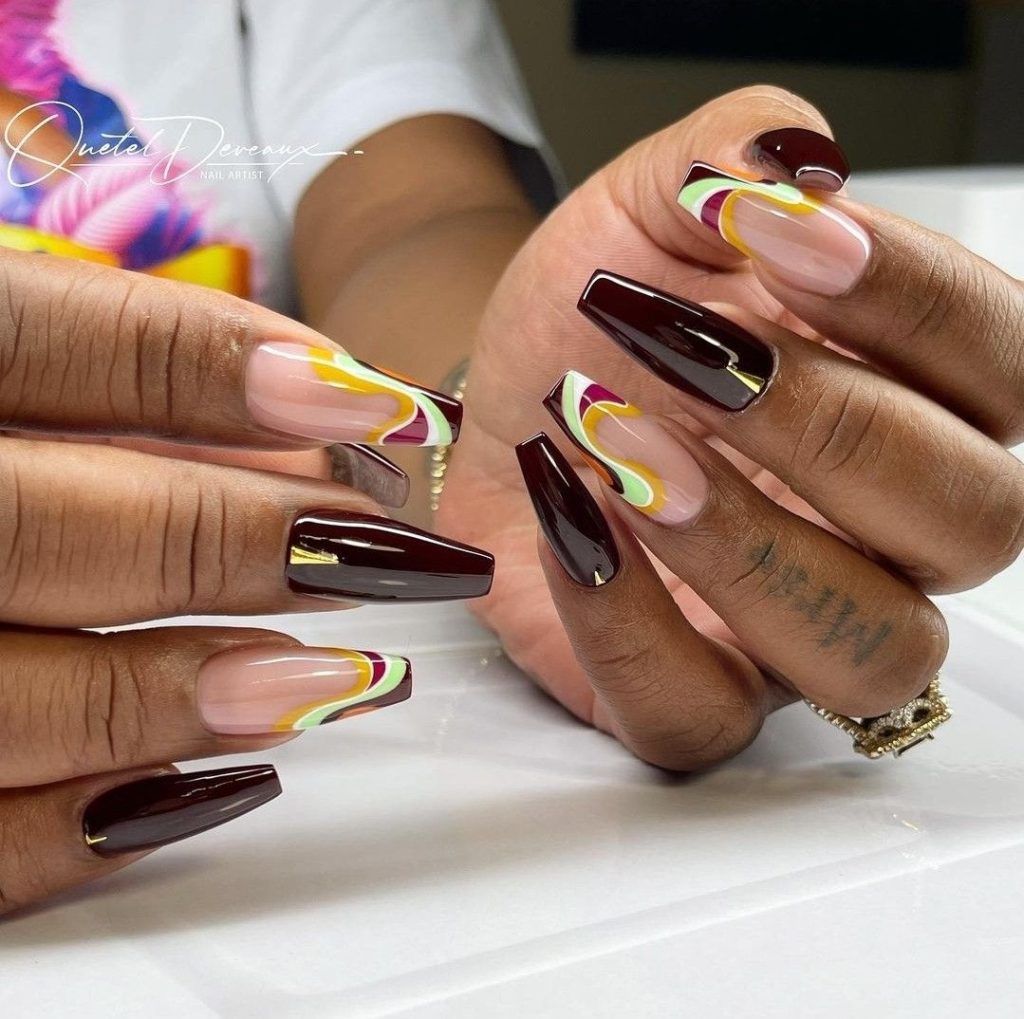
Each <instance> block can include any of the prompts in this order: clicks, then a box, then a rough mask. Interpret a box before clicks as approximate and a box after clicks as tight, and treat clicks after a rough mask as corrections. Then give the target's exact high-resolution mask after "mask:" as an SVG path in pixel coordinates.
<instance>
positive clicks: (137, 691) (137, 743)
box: [53, 646, 147, 774]
mask: <svg viewBox="0 0 1024 1019" xmlns="http://www.w3.org/2000/svg"><path fill="white" fill-rule="evenodd" d="M143 683H144V677H143V673H142V670H140V669H138V668H136V665H135V663H134V662H133V661H132V659H131V657H130V656H125V657H118V658H113V657H111V655H110V654H109V653H108V652H107V650H106V649H105V648H104V647H102V646H101V647H100V648H97V649H96V650H94V651H91V652H87V653H84V654H83V655H82V656H81V657H80V658H79V660H78V662H77V663H76V666H75V667H74V668H72V669H71V670H69V673H68V676H67V680H66V683H65V687H66V690H67V693H66V695H65V696H66V698H71V697H74V698H76V699H77V700H78V710H77V711H69V710H66V709H63V706H61V705H58V706H57V707H56V709H55V710H56V712H59V713H57V715H56V717H55V718H54V719H53V723H54V731H59V732H62V734H63V740H62V742H63V744H64V750H65V753H66V754H67V758H68V761H69V763H70V765H71V770H72V773H73V774H82V773H85V774H89V773H92V772H97V771H119V770H122V769H124V768H128V767H131V766H132V765H134V764H137V763H138V762H139V760H140V759H141V758H142V752H143V749H144V743H145V734H146V730H147V724H146V723H147V718H146V714H147V712H146V698H145V695H144V685H143ZM58 726H59V727H60V728H58Z"/></svg>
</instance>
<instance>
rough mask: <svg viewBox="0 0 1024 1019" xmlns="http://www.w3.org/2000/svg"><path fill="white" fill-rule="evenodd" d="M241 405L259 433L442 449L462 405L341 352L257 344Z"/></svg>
mask: <svg viewBox="0 0 1024 1019" xmlns="http://www.w3.org/2000/svg"><path fill="white" fill-rule="evenodd" d="M246 402H247V404H248V407H249V412H250V414H251V415H252V417H253V418H254V420H255V421H256V422H257V423H258V424H260V425H263V426H264V427H266V428H272V429H275V430H277V431H280V432H284V433H287V434H289V435H296V436H302V437H304V438H310V439H318V440H320V441H323V442H358V443H366V444H368V445H371V446H390V445H406V446H447V445H450V444H451V443H453V442H455V441H456V439H458V437H459V427H460V425H461V423H462V404H461V403H459V401H458V400H455V399H452V397H450V396H446V395H445V394H444V393H440V392H437V391H435V390H433V389H427V388H425V387H423V386H419V385H417V384H416V383H414V382H411V381H410V380H408V379H405V378H402V377H401V376H400V375H396V374H394V373H393V372H388V371H384V370H382V369H380V368H376V367H374V366H373V365H370V364H366V363H365V362H363V361H359V360H358V359H356V358H354V357H352V355H351V354H348V353H346V352H345V351H344V350H342V349H341V348H340V347H336V348H332V347H327V346H309V345H306V344H302V343H290V342H289V343H285V342H269V343H263V344H261V345H260V346H259V347H258V348H257V349H256V350H255V351H254V352H253V354H252V356H251V357H250V359H249V364H248V367H247V369H246Z"/></svg>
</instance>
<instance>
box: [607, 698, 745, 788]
mask: <svg viewBox="0 0 1024 1019" xmlns="http://www.w3.org/2000/svg"><path fill="white" fill-rule="evenodd" d="M699 716H700V717H699V718H693V717H692V716H691V720H690V721H689V722H688V723H687V722H682V721H679V720H677V721H676V723H675V724H674V725H673V726H672V727H671V728H665V727H663V726H662V727H653V728H652V727H650V726H647V727H643V728H641V727H639V726H635V725H629V724H622V725H620V736H621V738H622V741H623V743H624V744H625V745H626V746H627V747H628V748H629V749H630V750H631V751H632V752H633V753H634V754H636V756H637V757H639V758H640V760H642V761H645V762H646V763H647V764H651V765H653V766H654V767H656V768H663V769H665V770H666V771H680V772H688V771H700V770H701V769H703V768H709V767H711V766H713V765H715V764H720V763H721V762H722V761H725V760H727V759H728V758H730V757H734V756H735V755H736V754H738V753H740V751H742V750H744V749H746V748H747V747H748V746H749V745H750V744H751V743H753V741H754V739H755V738H756V737H757V734H758V733H759V732H760V731H761V726H762V724H763V721H764V719H763V717H762V715H761V713H760V712H759V711H757V710H756V709H755V707H754V705H753V704H750V703H740V704H731V705H716V706H713V707H710V708H709V707H704V708H702V709H701V711H700V712H699Z"/></svg>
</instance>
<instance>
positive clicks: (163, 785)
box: [82, 764, 281, 856]
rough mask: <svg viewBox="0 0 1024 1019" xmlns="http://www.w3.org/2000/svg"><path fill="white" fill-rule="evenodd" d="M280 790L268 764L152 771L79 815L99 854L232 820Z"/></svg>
mask: <svg viewBox="0 0 1024 1019" xmlns="http://www.w3.org/2000/svg"><path fill="white" fill-rule="evenodd" d="M280 794H281V783H280V782H279V781H278V778H277V772H276V771H275V770H274V769H273V767H271V765H269V764H257V765H255V766H252V767H247V768H219V769H217V770H215V771H197V772H193V773H192V774H191V775H156V776H154V777H153V778H144V779H141V780H140V781H138V782H130V783H129V784H128V785H122V786H117V787H116V788H114V789H110V790H108V791H107V792H105V793H101V794H100V795H99V796H97V797H96V799H94V800H93V801H92V802H91V803H90V804H89V805H88V806H87V807H86V808H85V813H84V814H83V817H82V834H83V837H84V839H85V844H86V845H87V846H89V847H90V848H91V849H92V850H93V851H94V852H96V853H99V855H100V856H117V855H119V854H120V853H137V852H141V851H142V850H144V849H158V848H159V847H160V846H166V845H169V844H170V843H171V842H178V841H180V840H181V839H187V838H189V837H190V836H192V835H198V834H199V833H200V832H204V831H209V830H210V829H211V828H216V827H217V826H218V825H221V824H224V823H225V822H226V821H232V820H234V819H235V818H236V817H241V816H242V814H247V813H248V812H249V811H250V810H255V809H256V808H257V807H261V806H263V804H264V803H267V802H268V801H270V800H272V799H274V797H275V796H279V795H280Z"/></svg>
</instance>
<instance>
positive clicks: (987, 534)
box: [901, 451, 1024, 594]
mask: <svg viewBox="0 0 1024 1019" xmlns="http://www.w3.org/2000/svg"><path fill="white" fill-rule="evenodd" d="M1000 459H1001V460H1002V461H1003V462H1005V463H1007V464H1008V468H1009V469H998V470H996V471H995V472H993V471H992V470H991V469H989V468H988V467H987V466H986V467H984V468H976V469H974V470H971V469H967V468H964V469H962V470H959V471H957V472H956V473H955V479H956V483H955V485H953V486H951V487H950V489H949V491H948V492H947V497H946V506H945V509H944V515H945V516H946V517H947V518H948V519H949V520H951V521H953V522H954V524H955V526H956V532H955V534H951V535H950V540H949V541H946V542H943V543H942V549H943V555H942V558H941V561H939V559H938V557H936V559H935V560H934V561H932V562H929V563H927V564H921V563H913V564H910V565H908V566H901V568H902V570H903V572H904V573H905V574H907V575H908V576H910V577H911V578H912V579H913V580H914V581H915V582H916V583H917V585H918V586H919V587H920V588H921V589H922V590H923V591H926V592H927V593H930V594H951V593H953V592H956V591H966V590H969V589H970V588H972V587H976V586H977V585H978V584H982V583H984V582H985V581H987V580H990V579H991V578H992V577H994V576H995V575H996V574H997V573H1001V572H1002V571H1003V570H1005V569H1007V568H1008V567H1010V566H1012V565H1013V564H1014V563H1015V562H1016V561H1017V559H1018V558H1019V557H1020V555H1021V552H1022V551H1024V470H1022V469H1021V467H1020V465H1019V464H1017V463H1016V461H1012V462H1011V461H1010V458H1009V457H1007V456H1006V455H1005V454H1003V453H1002V451H1000Z"/></svg>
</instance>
